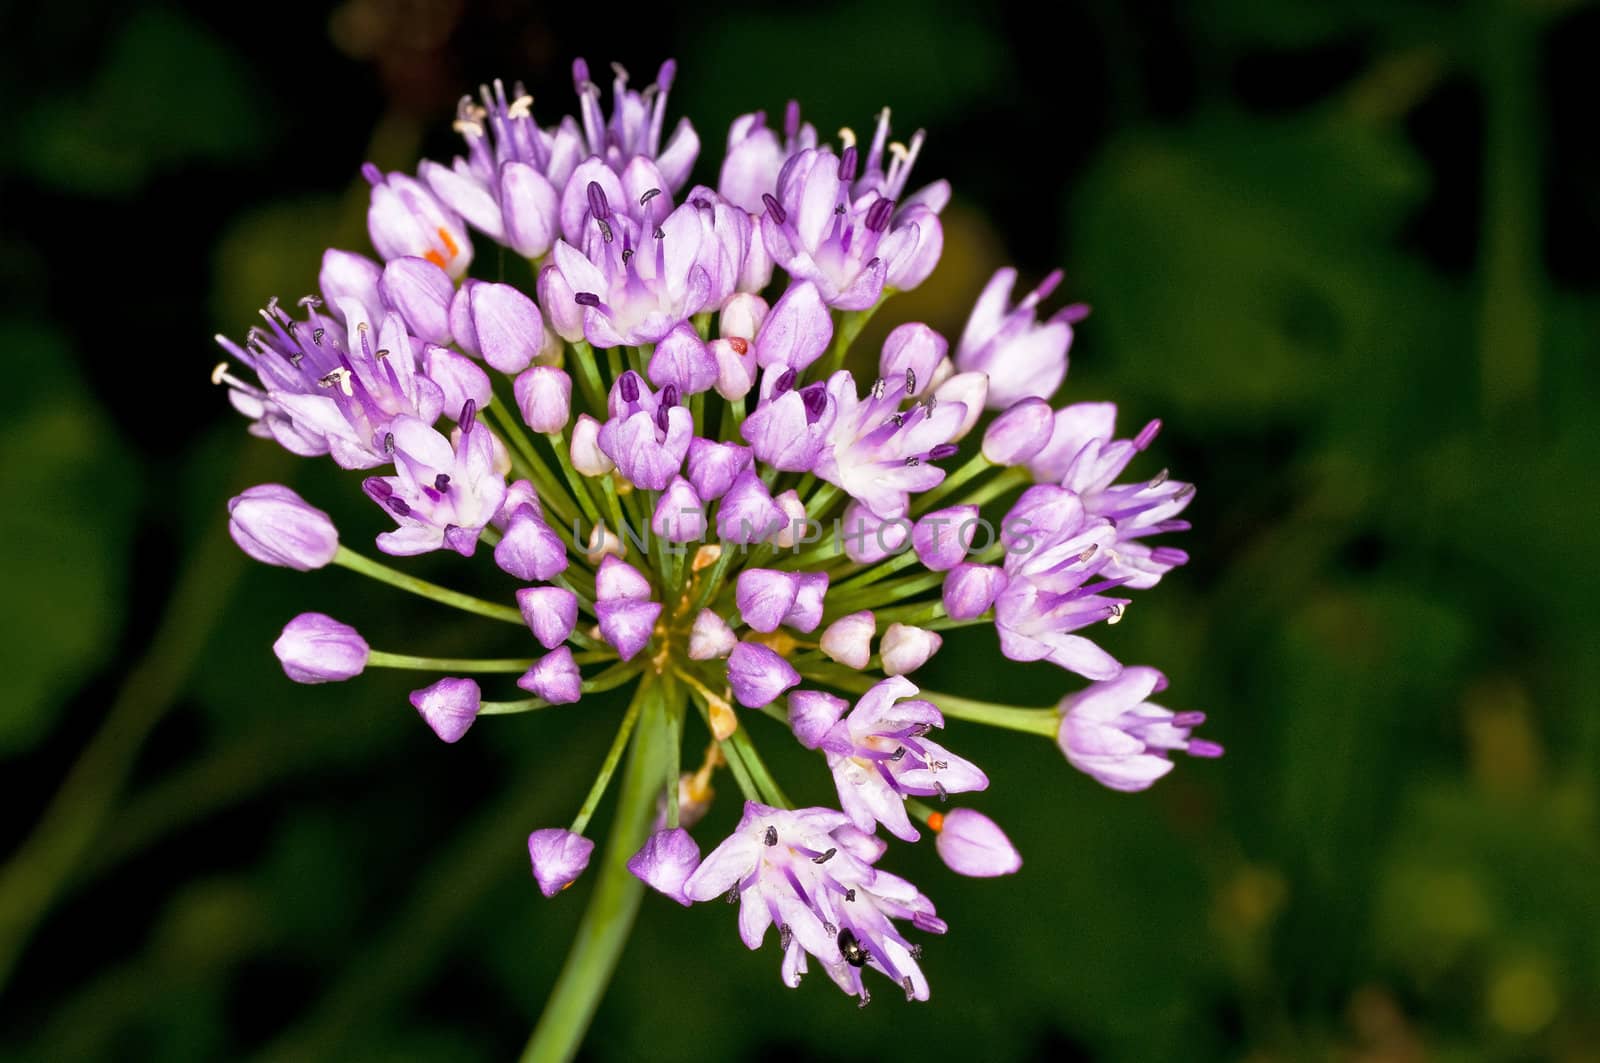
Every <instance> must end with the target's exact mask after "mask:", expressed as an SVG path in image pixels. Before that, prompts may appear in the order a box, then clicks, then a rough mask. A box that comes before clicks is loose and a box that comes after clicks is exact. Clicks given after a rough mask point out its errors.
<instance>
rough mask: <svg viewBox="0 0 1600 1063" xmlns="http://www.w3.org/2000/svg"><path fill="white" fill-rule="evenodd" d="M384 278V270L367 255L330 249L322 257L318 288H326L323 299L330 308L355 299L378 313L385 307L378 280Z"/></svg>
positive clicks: (357, 302) (370, 310)
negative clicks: (379, 309) (380, 308)
mask: <svg viewBox="0 0 1600 1063" xmlns="http://www.w3.org/2000/svg"><path fill="white" fill-rule="evenodd" d="M382 277H383V267H382V266H380V265H378V264H377V263H376V262H374V261H372V259H370V258H368V257H367V256H366V255H358V254H356V253H355V252H353V251H340V250H338V249H337V248H329V249H328V250H327V251H325V252H323V254H322V272H321V273H320V274H319V275H318V277H317V287H318V288H321V289H322V298H323V300H324V301H325V302H326V303H327V305H328V306H330V307H338V306H340V305H341V304H343V303H344V302H346V301H347V300H354V301H355V303H356V304H357V305H359V306H360V307H362V308H363V309H365V310H366V311H368V312H369V313H376V312H377V310H378V308H379V307H380V306H382V305H383V301H382V297H381V296H380V295H379V294H378V281H379V280H380V279H381V278H382Z"/></svg>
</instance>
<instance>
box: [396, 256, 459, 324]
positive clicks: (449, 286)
mask: <svg viewBox="0 0 1600 1063" xmlns="http://www.w3.org/2000/svg"><path fill="white" fill-rule="evenodd" d="M378 292H379V294H380V295H381V296H382V299H383V302H384V303H385V304H386V305H388V306H390V307H392V308H393V309H394V311H395V312H396V313H397V314H399V315H400V318H401V320H403V321H404V322H405V323H406V328H407V330H408V331H410V333H411V334H412V335H413V336H415V337H417V339H419V340H422V341H423V342H424V343H436V344H437V343H449V342H450V300H451V299H452V298H453V297H454V296H455V294H456V286H455V284H454V283H453V282H452V281H451V280H450V275H449V274H447V273H446V272H445V271H444V270H442V269H440V268H439V267H438V266H436V265H434V264H433V263H432V262H429V261H428V260H427V259H425V258H411V257H407V258H397V259H395V260H394V261H392V262H390V263H389V264H388V265H387V266H385V267H384V268H383V277H382V279H381V280H379V282H378Z"/></svg>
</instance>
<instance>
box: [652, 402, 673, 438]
mask: <svg viewBox="0 0 1600 1063" xmlns="http://www.w3.org/2000/svg"><path fill="white" fill-rule="evenodd" d="M671 409H672V407H670V406H667V405H666V404H662V405H660V406H657V407H656V427H657V428H659V429H661V430H662V431H663V432H665V431H667V429H668V428H669V427H670V424H671V422H670V421H668V419H667V414H668V412H669V411H670V410H671Z"/></svg>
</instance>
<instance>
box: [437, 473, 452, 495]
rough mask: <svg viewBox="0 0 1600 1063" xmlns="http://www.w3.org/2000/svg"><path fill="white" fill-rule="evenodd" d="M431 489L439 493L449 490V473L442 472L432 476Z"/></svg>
mask: <svg viewBox="0 0 1600 1063" xmlns="http://www.w3.org/2000/svg"><path fill="white" fill-rule="evenodd" d="M433 489H434V490H435V491H439V492H441V493H442V492H445V491H448V490H450V474H449V473H443V472H442V473H440V474H439V475H438V476H435V477H434V478H433Z"/></svg>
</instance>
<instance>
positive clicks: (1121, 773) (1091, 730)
mask: <svg viewBox="0 0 1600 1063" xmlns="http://www.w3.org/2000/svg"><path fill="white" fill-rule="evenodd" d="M1166 686H1167V680H1166V677H1165V676H1163V675H1162V674H1161V673H1160V672H1158V671H1156V670H1155V669H1154V668H1145V667H1142V666H1138V665H1133V666H1129V667H1127V668H1124V669H1123V670H1122V674H1121V675H1119V676H1117V677H1116V678H1114V679H1111V680H1109V681H1107V682H1101V683H1092V684H1090V685H1089V686H1088V687H1087V688H1085V689H1084V690H1081V691H1079V692H1078V693H1076V694H1072V695H1070V696H1068V697H1066V698H1063V699H1062V700H1061V704H1060V706H1059V707H1058V711H1059V712H1060V713H1061V730H1060V732H1059V734H1058V736H1057V743H1058V744H1059V745H1060V746H1061V751H1062V752H1063V753H1065V754H1066V755H1067V762H1068V763H1070V764H1071V765H1072V766H1073V767H1074V768H1077V769H1078V770H1079V771H1081V772H1083V773H1085V774H1086V775H1090V776H1093V778H1094V779H1095V780H1096V781H1097V782H1099V783H1101V784H1102V785H1104V786H1108V787H1110V788H1111V789H1113V790H1125V791H1134V790H1143V789H1146V788H1147V787H1149V786H1150V784H1151V783H1153V782H1155V781H1156V780H1157V779H1159V778H1161V777H1162V776H1163V775H1165V774H1166V773H1167V772H1169V771H1171V770H1172V761H1171V760H1169V759H1168V754H1169V753H1170V752H1171V751H1173V750H1181V751H1183V752H1185V753H1188V754H1189V755H1190V756H1191V757H1220V756H1221V755H1222V747H1221V746H1219V745H1217V744H1216V743H1215V742H1207V741H1205V740H1204V739H1199V738H1191V737H1189V731H1190V729H1191V728H1194V727H1198V726H1199V725H1200V724H1202V723H1204V722H1205V718H1206V717H1205V713H1201V712H1180V713H1174V712H1172V711H1171V710H1170V709H1164V708H1162V707H1161V706H1159V705H1155V704H1151V703H1150V702H1148V701H1146V700H1145V699H1147V698H1148V697H1149V696H1150V695H1151V694H1154V693H1157V692H1159V691H1162V690H1165V689H1166Z"/></svg>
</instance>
